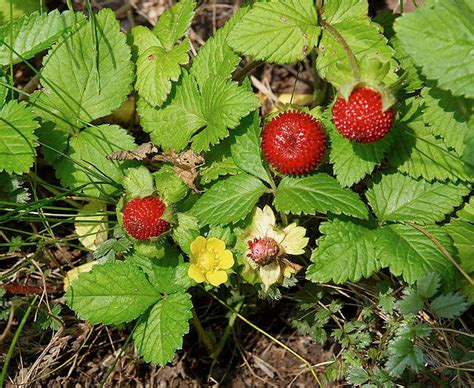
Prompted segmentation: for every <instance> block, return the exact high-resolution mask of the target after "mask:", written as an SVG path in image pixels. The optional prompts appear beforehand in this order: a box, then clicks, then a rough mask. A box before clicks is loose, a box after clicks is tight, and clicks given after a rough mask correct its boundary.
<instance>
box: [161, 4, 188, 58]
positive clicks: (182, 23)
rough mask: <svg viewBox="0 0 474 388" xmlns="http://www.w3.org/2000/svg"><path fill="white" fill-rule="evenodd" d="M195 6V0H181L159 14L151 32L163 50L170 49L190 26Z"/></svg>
mask: <svg viewBox="0 0 474 388" xmlns="http://www.w3.org/2000/svg"><path fill="white" fill-rule="evenodd" d="M195 7H196V2H195V1H191V0H181V1H180V2H179V3H177V4H175V5H173V6H172V7H171V8H168V9H167V10H166V11H165V12H164V13H163V14H161V16H160V18H159V19H158V22H157V23H156V24H155V27H154V28H153V32H154V33H155V35H156V36H157V38H158V39H159V41H160V42H161V45H162V46H163V48H164V49H165V50H171V48H172V47H173V46H174V45H175V43H176V42H177V41H178V40H179V39H180V38H181V37H182V36H183V35H184V34H185V33H186V32H187V31H188V29H189V27H191V21H192V19H193V16H194V8H195Z"/></svg>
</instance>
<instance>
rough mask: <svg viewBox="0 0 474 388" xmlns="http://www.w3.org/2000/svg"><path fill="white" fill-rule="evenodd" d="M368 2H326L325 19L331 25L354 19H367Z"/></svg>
mask: <svg viewBox="0 0 474 388" xmlns="http://www.w3.org/2000/svg"><path fill="white" fill-rule="evenodd" d="M368 11H369V10H368V4H367V0H326V1H325V2H324V13H323V17H324V19H325V20H326V21H327V22H328V23H331V24H335V23H338V22H342V21H343V20H346V19H352V18H366V17H367V13H368Z"/></svg>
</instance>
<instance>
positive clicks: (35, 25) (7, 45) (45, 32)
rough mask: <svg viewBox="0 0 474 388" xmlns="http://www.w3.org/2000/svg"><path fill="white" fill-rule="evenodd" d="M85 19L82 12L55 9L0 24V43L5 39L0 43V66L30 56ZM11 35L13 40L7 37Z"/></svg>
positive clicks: (47, 46)
mask: <svg viewBox="0 0 474 388" xmlns="http://www.w3.org/2000/svg"><path fill="white" fill-rule="evenodd" d="M85 22H86V18H85V17H84V15H83V14H82V13H74V12H71V11H65V12H63V13H59V12H58V11H57V10H55V11H52V12H50V13H49V14H48V13H44V14H42V15H40V14H39V13H38V12H35V13H33V14H31V15H29V16H25V17H23V18H21V19H17V20H15V21H13V25H12V26H11V25H10V23H9V24H6V25H5V26H3V27H0V42H2V43H3V42H4V43H3V44H0V65H3V66H6V65H8V64H9V63H13V64H15V63H18V62H22V61H24V60H27V59H30V58H32V57H33V56H34V55H35V54H37V53H39V52H40V51H43V50H46V49H47V48H49V47H50V46H51V45H52V44H53V43H54V42H56V41H57V40H59V39H60V38H61V37H65V36H66V34H67V33H68V32H71V31H73V30H75V29H77V28H78V27H79V26H81V25H83V24H85ZM10 31H11V32H10ZM10 33H11V35H10ZM10 37H13V39H12V40H10ZM10 56H11V57H12V61H11V62H10Z"/></svg>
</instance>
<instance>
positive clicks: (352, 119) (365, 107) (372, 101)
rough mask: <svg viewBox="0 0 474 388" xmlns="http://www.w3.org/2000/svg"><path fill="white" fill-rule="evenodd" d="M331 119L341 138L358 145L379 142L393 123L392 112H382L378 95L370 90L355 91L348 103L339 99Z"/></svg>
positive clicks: (389, 110) (359, 89)
mask: <svg viewBox="0 0 474 388" xmlns="http://www.w3.org/2000/svg"><path fill="white" fill-rule="evenodd" d="M332 117H333V122H334V125H335V126H336V129H337V130H338V131H339V133H340V134H341V135H342V136H343V137H345V138H346V139H349V140H351V141H356V142H359V143H373V142H376V141H377V140H380V139H381V138H383V137H384V136H385V135H386V134H387V133H388V131H390V128H391V127H392V123H393V111H392V110H391V109H387V110H386V111H383V110H382V97H381V96H380V93H379V92H377V91H376V90H373V89H370V88H357V89H355V90H354V91H353V92H352V93H351V95H350V96H349V100H348V101H346V100H345V99H344V98H342V97H339V98H338V99H337V100H336V103H335V104H334V106H333V108H332Z"/></svg>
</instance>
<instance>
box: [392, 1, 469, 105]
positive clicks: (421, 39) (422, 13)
mask: <svg viewBox="0 0 474 388" xmlns="http://www.w3.org/2000/svg"><path fill="white" fill-rule="evenodd" d="M473 18H474V7H473V5H472V2H470V1H469V0H445V1H436V2H434V1H433V2H431V3H430V4H427V5H425V6H423V7H420V8H418V9H417V11H416V12H413V13H404V14H403V16H402V17H400V18H398V19H397V21H396V22H395V27H394V28H395V31H396V32H397V36H398V37H399V38H400V40H401V42H402V44H403V46H404V47H405V50H406V51H407V52H408V54H410V55H411V56H412V57H413V59H414V60H415V63H416V64H417V65H418V66H421V67H422V68H423V73H424V74H425V75H426V76H427V77H428V78H430V79H433V80H436V81H437V82H438V85H439V87H440V88H442V89H448V90H450V91H451V92H452V93H453V94H455V95H457V96H459V95H465V96H466V97H469V98H472V97H474V61H472V44H471V43H472V41H473V40H474V25H473V23H472V20H473ZM440 20H443V34H442V36H440V34H439V30H438V27H439V21H440Z"/></svg>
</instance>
